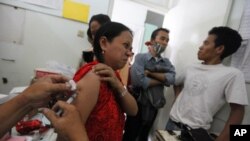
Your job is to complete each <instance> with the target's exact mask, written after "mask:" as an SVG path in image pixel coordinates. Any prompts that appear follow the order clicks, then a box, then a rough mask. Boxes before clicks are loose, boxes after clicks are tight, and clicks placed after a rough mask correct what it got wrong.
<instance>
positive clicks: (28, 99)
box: [0, 75, 70, 137]
mask: <svg viewBox="0 0 250 141" xmlns="http://www.w3.org/2000/svg"><path fill="white" fill-rule="evenodd" d="M67 81H68V79H67V78H66V77H63V76H61V75H51V76H46V77H43V78H41V79H38V80H37V82H35V83H34V84H32V85H31V86H29V87H28V88H27V89H26V90H24V91H23V92H22V93H21V94H19V95H18V96H16V97H14V98H13V99H11V100H10V101H8V102H6V103H4V104H2V105H0V111H1V112H0V121H4V122H2V123H1V126H0V137H1V136H2V135H3V134H5V133H6V132H7V131H8V130H10V129H11V128H12V127H13V126H14V125H15V124H16V123H17V122H18V121H19V120H21V119H22V118H23V116H24V115H26V114H27V113H29V112H30V111H31V110H33V109H35V108H38V107H42V106H45V105H46V104H47V103H48V101H49V100H50V96H51V95H52V94H60V93H58V92H62V91H68V90H70V87H69V85H67V83H66V82H67Z"/></svg>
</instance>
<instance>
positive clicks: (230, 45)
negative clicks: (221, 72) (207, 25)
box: [208, 26, 242, 60]
mask: <svg viewBox="0 0 250 141" xmlns="http://www.w3.org/2000/svg"><path fill="white" fill-rule="evenodd" d="M208 34H209V35H215V36H216V39H215V41H214V42H215V47H218V46H220V45H224V51H223V53H222V55H221V56H220V58H221V60H223V59H224V58H225V57H227V56H229V55H231V54H233V53H234V52H236V51H237V50H238V48H239V47H240V45H241V42H242V38H241V36H240V34H239V33H238V32H237V31H236V30H234V29H231V28H229V27H225V26H220V27H214V28H212V29H211V30H210V31H209V32H208Z"/></svg>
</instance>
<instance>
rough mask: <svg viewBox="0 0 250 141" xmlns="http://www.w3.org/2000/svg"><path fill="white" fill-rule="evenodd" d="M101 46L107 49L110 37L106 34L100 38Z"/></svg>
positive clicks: (104, 49)
mask: <svg viewBox="0 0 250 141" xmlns="http://www.w3.org/2000/svg"><path fill="white" fill-rule="evenodd" d="M99 42H100V46H101V48H102V50H103V51H106V50H107V45H108V39H107V38H106V37H105V36H102V37H101V38H100V40H99Z"/></svg>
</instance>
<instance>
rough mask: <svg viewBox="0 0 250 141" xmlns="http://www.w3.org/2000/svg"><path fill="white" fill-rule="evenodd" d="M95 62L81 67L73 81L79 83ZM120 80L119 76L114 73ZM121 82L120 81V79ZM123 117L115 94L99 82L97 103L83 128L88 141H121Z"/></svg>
mask: <svg viewBox="0 0 250 141" xmlns="http://www.w3.org/2000/svg"><path fill="white" fill-rule="evenodd" d="M96 64H98V62H97V61H94V62H91V63H88V64H86V65H84V66H83V67H81V68H80V69H79V70H78V71H77V72H76V74H75V76H74V78H73V79H74V80H75V81H76V82H77V81H79V80H80V79H81V78H82V77H84V75H85V74H86V73H88V72H89V71H90V70H91V69H92V67H93V66H94V65H96ZM116 75H117V77H118V78H119V79H120V77H119V74H118V73H116ZM120 80H121V79H120ZM124 123H125V115H124V113H123V111H122V110H121V107H120V105H119V104H118V103H117V101H116V98H115V92H114V91H113V90H112V89H111V87H110V86H109V85H108V83H106V82H101V85H100V91H99V97H98V100H97V103H96V105H95V107H94V109H93V110H92V112H91V113H90V115H89V117H88V119H87V121H86V124H85V127H86V130H87V134H88V137H89V140H90V141H121V140H122V136H123V128H124Z"/></svg>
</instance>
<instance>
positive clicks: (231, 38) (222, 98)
mask: <svg viewBox="0 0 250 141" xmlns="http://www.w3.org/2000/svg"><path fill="white" fill-rule="evenodd" d="M241 41H242V38H241V36H240V35H239V33H238V32H237V31H235V30H233V29H231V28H229V27H214V28H212V29H211V30H210V31H209V33H208V37H207V38H206V39H205V41H204V42H203V45H202V46H201V47H200V48H199V51H198V59H199V60H201V61H203V62H202V63H201V64H195V65H193V66H190V67H188V68H187V69H186V70H185V71H186V72H185V73H184V74H183V75H181V76H180V77H178V78H176V83H175V85H176V87H175V93H176V96H177V97H176V100H175V102H174V104H173V107H172V109H171V112H170V120H169V122H168V124H167V126H166V129H167V130H176V129H183V127H185V128H186V129H187V128H188V129H201V130H202V129H205V131H206V130H208V129H209V128H210V125H211V123H212V121H213V116H214V115H215V113H216V112H217V111H218V110H219V109H220V108H221V107H222V106H223V105H224V104H225V103H226V102H227V103H229V105H230V107H231V111H230V115H229V117H228V120H227V122H226V124H225V126H224V129H223V131H222V132H221V133H220V135H219V136H218V137H217V138H216V139H215V140H216V141H229V136H230V135H229V127H230V125H232V124H241V122H242V120H243V117H244V106H245V105H248V98H247V92H246V87H245V80H244V76H243V73H242V72H241V71H239V70H238V69H236V68H232V67H228V66H224V65H223V64H222V60H223V59H224V58H225V57H227V56H229V55H231V54H233V53H234V52H236V51H237V49H238V48H239V47H240V45H241ZM203 131H204V130H203ZM200 136H203V135H200ZM208 137H209V136H208ZM203 138H204V136H203ZM204 140H205V139H204Z"/></svg>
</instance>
